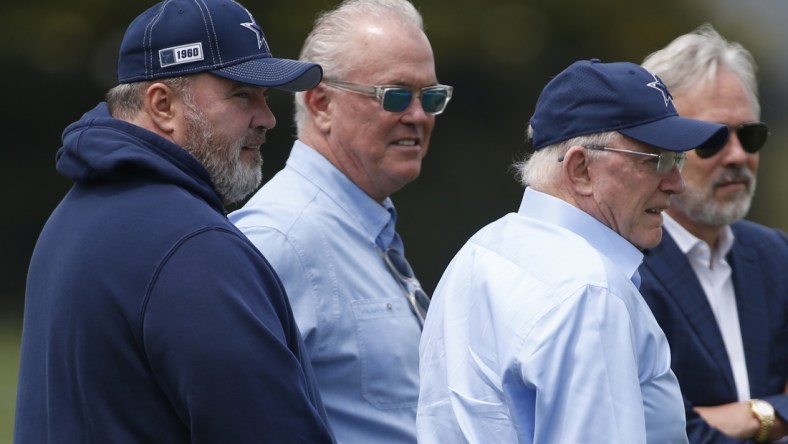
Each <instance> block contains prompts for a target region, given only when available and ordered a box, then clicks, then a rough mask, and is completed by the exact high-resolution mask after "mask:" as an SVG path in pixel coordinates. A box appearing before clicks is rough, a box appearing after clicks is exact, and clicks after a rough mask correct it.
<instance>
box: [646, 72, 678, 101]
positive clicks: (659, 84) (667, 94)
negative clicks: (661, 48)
mask: <svg viewBox="0 0 788 444" xmlns="http://www.w3.org/2000/svg"><path fill="white" fill-rule="evenodd" d="M649 74H651V75H652V76H654V81H653V82H651V83H647V84H646V86H648V87H649V88H654V89H656V90H657V91H659V92H661V93H662V98H663V99H665V106H666V107H667V106H668V103H670V102H672V101H673V96H671V95H670V91H668V87H667V86H665V84H664V83H662V81H661V80H659V77H657V76H655V75H654V74H652V73H649Z"/></svg>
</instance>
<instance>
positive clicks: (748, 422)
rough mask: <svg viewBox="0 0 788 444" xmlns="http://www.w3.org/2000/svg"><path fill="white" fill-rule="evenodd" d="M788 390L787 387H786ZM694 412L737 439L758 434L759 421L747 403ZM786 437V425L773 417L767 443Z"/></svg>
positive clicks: (736, 403)
mask: <svg viewBox="0 0 788 444" xmlns="http://www.w3.org/2000/svg"><path fill="white" fill-rule="evenodd" d="M786 390H788V386H786ZM695 412H696V413H697V414H698V415H700V417H701V418H703V420H704V421H706V422H707V423H708V424H709V425H710V426H712V427H714V428H715V429H717V430H719V431H721V432H722V433H724V434H726V435H728V436H730V437H732V438H737V439H752V438H753V437H755V435H757V434H758V429H759V428H760V426H761V423H760V421H758V418H756V417H755V415H754V414H753V413H752V410H751V409H750V403H749V402H732V403H730V404H722V405H717V406H714V407H695ZM786 435H788V424H786V422H785V420H783V419H782V418H780V417H779V416H777V415H775V417H774V424H773V425H772V428H771V430H770V431H769V436H768V438H767V440H768V441H776V440H778V439H780V438H783V437H784V436H786Z"/></svg>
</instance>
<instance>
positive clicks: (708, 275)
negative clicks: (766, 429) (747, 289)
mask: <svg viewBox="0 0 788 444" xmlns="http://www.w3.org/2000/svg"><path fill="white" fill-rule="evenodd" d="M662 216H663V217H664V227H665V228H666V229H667V230H668V231H669V232H670V235H671V236H672V237H673V239H674V240H675V241H676V244H677V245H678V247H679V249H680V250H681V251H682V252H683V253H684V254H685V255H686V256H687V260H689V263H690V265H691V266H692V269H693V270H694V271H695V275H696V276H697V277H698V280H699V281H700V285H701V287H703V292H704V293H706V298H707V299H708V300H709V305H711V311H712V312H714V318H715V319H716V320H717V325H718V326H719V328H720V331H721V332H722V340H723V342H724V343H725V350H726V351H727V352H728V359H729V360H730V364H731V369H732V370H733V380H734V382H735V383H736V392H737V393H738V395H739V401H746V400H748V399H750V383H749V379H748V378H747V362H746V361H745V359H744V345H743V344H742V338H741V327H740V325H739V312H738V310H737V308H736V296H735V294H734V291H733V275H732V272H731V266H730V264H728V261H727V260H726V259H725V256H727V255H728V252H729V251H730V250H731V247H733V241H734V237H733V231H732V230H731V228H730V227H729V226H727V225H726V226H725V228H723V230H722V231H721V232H720V237H719V239H718V241H717V244H718V245H717V248H716V249H715V251H714V255H713V256H712V252H711V250H710V248H709V245H708V244H707V243H706V242H704V241H702V240H700V239H698V238H697V237H695V236H694V235H693V234H692V233H690V232H689V231H687V230H686V229H685V228H684V227H682V226H681V225H679V223H678V222H676V221H675V220H674V219H673V218H671V217H670V216H668V214H667V213H662Z"/></svg>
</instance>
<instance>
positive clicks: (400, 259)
mask: <svg viewBox="0 0 788 444" xmlns="http://www.w3.org/2000/svg"><path fill="white" fill-rule="evenodd" d="M383 260H384V261H385V262H386V265H388V267H389V271H391V274H392V275H394V277H395V278H397V283H399V285H400V287H401V288H402V290H403V291H404V292H405V298H406V299H407V300H408V302H409V303H410V309H411V311H413V314H414V315H415V316H416V320H418V321H419V327H423V326H424V318H426V317H427V309H428V308H429V307H430V297H429V296H428V295H427V292H425V291H424V290H422V289H421V284H420V283H419V280H418V279H416V275H415V274H414V273H413V268H411V266H410V264H409V263H408V261H407V259H405V256H403V255H402V253H400V252H399V250H397V249H395V248H389V249H388V250H386V252H385V253H384V254H383Z"/></svg>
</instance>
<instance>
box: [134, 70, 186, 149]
mask: <svg viewBox="0 0 788 444" xmlns="http://www.w3.org/2000/svg"><path fill="white" fill-rule="evenodd" d="M142 100H143V104H142V108H143V110H144V112H145V114H147V115H148V119H149V120H150V122H151V123H152V124H153V126H154V127H155V130H156V132H158V133H161V134H164V135H166V136H167V137H169V138H170V139H172V138H173V134H174V133H175V132H176V131H177V130H178V119H176V117H177V116H178V115H179V114H182V109H181V108H182V104H181V102H180V99H179V98H178V97H177V95H176V94H175V92H174V91H173V90H172V89H170V87H169V86H167V85H165V84H164V83H154V84H153V85H151V86H149V87H148V89H147V90H145V94H144V96H143V99H142Z"/></svg>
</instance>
